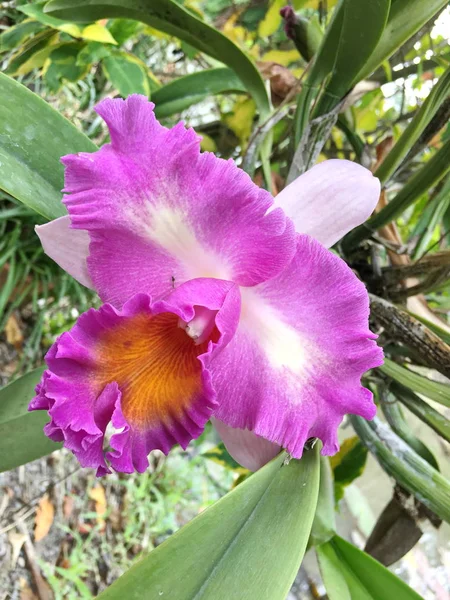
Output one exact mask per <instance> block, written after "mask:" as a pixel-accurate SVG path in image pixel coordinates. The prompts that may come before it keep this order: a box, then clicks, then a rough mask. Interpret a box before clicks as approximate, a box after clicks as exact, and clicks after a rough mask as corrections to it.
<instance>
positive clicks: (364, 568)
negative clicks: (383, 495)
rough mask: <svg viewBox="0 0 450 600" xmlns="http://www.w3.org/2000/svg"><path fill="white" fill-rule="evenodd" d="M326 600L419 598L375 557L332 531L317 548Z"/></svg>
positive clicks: (397, 599)
mask: <svg viewBox="0 0 450 600" xmlns="http://www.w3.org/2000/svg"><path fill="white" fill-rule="evenodd" d="M317 557H318V559H319V566H320V571H321V573H322V577H323V580H324V583H325V587H326V590H327V595H328V597H329V598H330V600H388V599H389V600H390V599H392V600H394V598H395V600H421V596H419V594H417V592H415V591H414V590H413V589H411V588H410V587H409V586H408V585H406V583H405V582H404V581H402V580H401V579H399V578H398V577H396V576H395V575H394V574H393V573H391V572H390V571H389V570H388V569H386V567H384V566H383V565H382V564H381V563H379V562H378V561H377V560H375V559H374V558H372V557H371V556H369V555H368V554H367V553H366V552H363V551H362V550H359V549H358V548H356V546H354V545H353V544H350V543H349V542H347V541H346V540H344V539H342V538H341V537H339V536H338V535H335V536H334V537H333V538H332V539H331V540H330V541H329V542H327V543H326V544H323V545H322V546H319V548H317Z"/></svg>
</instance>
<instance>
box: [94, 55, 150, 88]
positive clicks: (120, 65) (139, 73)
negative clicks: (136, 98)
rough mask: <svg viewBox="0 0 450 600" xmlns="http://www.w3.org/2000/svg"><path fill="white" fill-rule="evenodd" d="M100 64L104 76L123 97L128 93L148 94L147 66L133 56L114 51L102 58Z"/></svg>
mask: <svg viewBox="0 0 450 600" xmlns="http://www.w3.org/2000/svg"><path fill="white" fill-rule="evenodd" d="M102 65H103V70H104V72H105V75H106V77H107V78H108V79H109V81H110V82H111V83H112V84H113V86H114V87H115V88H116V90H117V91H118V92H119V94H120V95H121V96H123V97H124V98H126V97H127V96H129V95H130V94H143V95H144V96H150V84H149V81H148V77H147V66H146V64H145V63H144V62H142V61H141V60H139V59H138V58H136V57H135V56H132V55H131V54H127V53H126V52H119V51H115V52H112V53H111V54H110V55H109V56H107V57H106V58H104V59H103V61H102Z"/></svg>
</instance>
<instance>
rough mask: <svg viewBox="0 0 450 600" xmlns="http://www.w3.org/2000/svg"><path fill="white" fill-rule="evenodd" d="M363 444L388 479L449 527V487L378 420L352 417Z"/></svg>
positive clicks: (424, 461)
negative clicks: (391, 478)
mask: <svg viewBox="0 0 450 600" xmlns="http://www.w3.org/2000/svg"><path fill="white" fill-rule="evenodd" d="M350 418H351V422H352V424H353V427H354V428H355V431H356V433H357V434H358V435H359V437H360V438H361V440H362V442H363V444H364V445H365V446H366V447H367V448H368V450H369V451H370V452H371V453H372V454H373V455H374V457H375V458H376V459H377V461H378V462H379V464H380V466H381V467H382V468H383V469H384V470H385V471H386V473H387V474H388V475H390V476H391V477H394V479H395V480H396V481H397V482H398V484H399V485H400V486H401V487H403V488H405V490H407V491H408V492H411V494H414V496H415V497H416V498H417V499H418V500H420V502H422V504H425V506H427V507H428V508H429V509H430V510H432V511H433V512H434V513H435V514H436V515H438V517H440V518H441V519H443V520H444V521H447V523H450V483H449V482H448V481H447V480H446V479H445V478H444V477H443V476H442V475H441V474H440V473H439V472H438V471H436V469H433V467H432V466H431V465H430V464H429V463H427V461H426V460H424V459H423V458H422V457H421V456H419V455H418V454H417V453H416V452H414V450H413V449H412V448H411V447H410V446H408V444H407V443H406V442H404V441H403V440H402V439H401V438H399V437H398V436H397V435H396V434H395V433H394V432H393V431H392V430H391V429H390V428H389V427H388V426H387V425H385V424H384V423H382V422H381V421H380V420H379V419H374V420H373V421H370V422H369V421H366V420H365V419H363V418H362V417H355V416H351V417H350Z"/></svg>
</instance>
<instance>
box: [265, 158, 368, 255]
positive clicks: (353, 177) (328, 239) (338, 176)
mask: <svg viewBox="0 0 450 600" xmlns="http://www.w3.org/2000/svg"><path fill="white" fill-rule="evenodd" d="M379 197H380V182H379V180H378V179H377V178H376V177H374V176H373V175H372V173H371V172H370V171H368V170H367V169H365V168H364V167H361V166H360V165H358V164H356V163H353V162H350V161H348V160H338V159H332V160H326V161H325V162H322V163H319V164H318V165H315V166H314V167H313V168H312V169H310V170H309V171H306V173H304V174H303V175H300V177H298V178H297V179H295V180H294V181H293V182H292V183H291V184H290V185H288V186H287V187H286V188H284V190H283V191H282V192H281V193H280V194H278V196H277V197H276V198H275V206H279V207H280V208H282V209H283V210H284V212H285V213H286V215H287V216H288V217H290V218H291V219H292V220H293V221H294V225H295V228H296V230H297V231H298V233H306V234H308V235H310V236H311V237H313V238H314V239H316V240H317V241H319V242H320V243H321V244H323V245H324V246H326V247H327V248H330V247H331V246H332V245H333V244H335V243H336V242H337V241H339V240H340V239H341V238H342V237H343V236H344V235H345V234H346V233H348V232H349V231H351V230H352V229H354V228H355V227H357V226H358V225H361V223H364V221H366V220H367V219H368V218H369V216H370V215H371V214H372V212H373V211H374V209H375V207H376V205H377V202H378V199H379Z"/></svg>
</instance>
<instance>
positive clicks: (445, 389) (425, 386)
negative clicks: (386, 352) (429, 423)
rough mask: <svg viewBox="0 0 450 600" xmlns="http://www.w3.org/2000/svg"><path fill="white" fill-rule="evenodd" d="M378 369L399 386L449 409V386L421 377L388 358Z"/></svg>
mask: <svg viewBox="0 0 450 600" xmlns="http://www.w3.org/2000/svg"><path fill="white" fill-rule="evenodd" d="M379 369H380V371H382V372H383V373H385V374H386V375H389V377H392V379H394V380H395V381H397V382H398V383H400V384H401V385H404V386H405V387H407V388H410V389H411V390H414V391H415V392H417V393H418V394H423V395H424V396H426V397H427V398H429V399H430V400H434V401H435V402H439V404H443V405H444V406H448V407H450V385H446V384H445V383H439V382H438V381H432V380H431V379H428V377H422V375H419V374H418V373H414V372H413V371H411V370H410V369H406V368H405V367H402V366H401V365H398V364H397V363H395V362H393V361H392V360H389V359H388V358H385V361H384V364H383V365H381V367H379Z"/></svg>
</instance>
